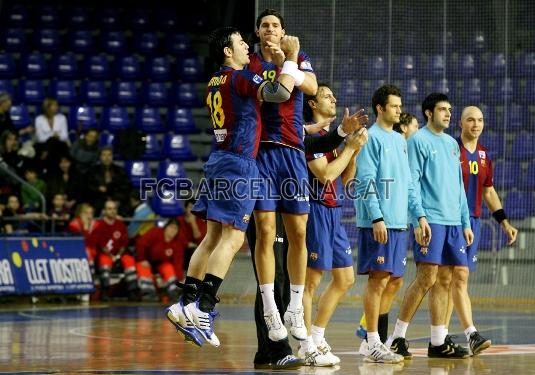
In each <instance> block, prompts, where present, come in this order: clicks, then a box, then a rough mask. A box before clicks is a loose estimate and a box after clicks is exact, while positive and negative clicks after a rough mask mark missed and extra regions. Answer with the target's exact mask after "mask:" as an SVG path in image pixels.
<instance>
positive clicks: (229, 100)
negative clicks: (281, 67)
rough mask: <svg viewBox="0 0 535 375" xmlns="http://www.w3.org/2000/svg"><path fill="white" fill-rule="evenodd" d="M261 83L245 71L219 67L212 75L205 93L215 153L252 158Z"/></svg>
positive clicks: (258, 129)
mask: <svg viewBox="0 0 535 375" xmlns="http://www.w3.org/2000/svg"><path fill="white" fill-rule="evenodd" d="M263 81H264V80H263V79H262V77H261V76H259V75H257V74H255V73H253V72H251V71H249V70H235V69H233V68H229V67H226V66H225V67H223V68H222V69H221V70H220V71H218V72H217V73H215V74H214V75H213V76H212V78H211V79H210V82H208V89H207V93H206V105H207V106H208V113H209V115H210V117H211V119H212V125H213V130H214V136H215V140H216V146H215V148H216V150H222V151H228V152H233V153H235V154H238V155H243V156H246V157H250V158H256V154H257V153H258V146H259V145H260V135H261V131H262V122H261V120H260V111H259V106H260V103H259V102H258V100H257V93H258V88H259V86H260V85H261V84H262V82H263Z"/></svg>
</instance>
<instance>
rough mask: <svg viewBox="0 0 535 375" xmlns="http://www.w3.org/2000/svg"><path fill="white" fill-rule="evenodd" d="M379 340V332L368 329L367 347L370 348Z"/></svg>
mask: <svg viewBox="0 0 535 375" xmlns="http://www.w3.org/2000/svg"><path fill="white" fill-rule="evenodd" d="M380 342H381V338H380V337H379V332H369V331H368V348H372V347H373V346H374V345H375V344H377V343H380Z"/></svg>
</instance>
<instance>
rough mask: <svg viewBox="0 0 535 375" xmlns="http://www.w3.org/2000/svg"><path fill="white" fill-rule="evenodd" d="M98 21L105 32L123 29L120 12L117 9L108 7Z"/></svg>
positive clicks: (100, 13) (101, 12)
mask: <svg viewBox="0 0 535 375" xmlns="http://www.w3.org/2000/svg"><path fill="white" fill-rule="evenodd" d="M98 19H99V20H100V25H101V26H102V28H103V29H104V30H116V29H119V28H121V20H120V18H119V12H118V10H117V9H116V8H113V7H108V8H104V9H102V10H101V11H100V12H99V16H98Z"/></svg>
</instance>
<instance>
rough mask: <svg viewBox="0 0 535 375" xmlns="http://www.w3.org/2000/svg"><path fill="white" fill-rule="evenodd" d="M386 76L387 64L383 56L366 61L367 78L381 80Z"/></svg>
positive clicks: (369, 58)
mask: <svg viewBox="0 0 535 375" xmlns="http://www.w3.org/2000/svg"><path fill="white" fill-rule="evenodd" d="M385 76H386V63H385V59H384V58H383V57H382V56H372V57H368V58H367V59H366V78H370V79H381V78H384V77H385Z"/></svg>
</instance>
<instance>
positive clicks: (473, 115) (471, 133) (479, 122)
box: [461, 107, 485, 139]
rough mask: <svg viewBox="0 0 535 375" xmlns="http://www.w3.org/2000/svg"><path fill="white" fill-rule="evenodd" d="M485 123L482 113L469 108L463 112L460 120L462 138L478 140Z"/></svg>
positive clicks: (474, 108) (476, 109)
mask: <svg viewBox="0 0 535 375" xmlns="http://www.w3.org/2000/svg"><path fill="white" fill-rule="evenodd" d="M484 126H485V122H484V121H483V113H482V112H481V110H480V109H479V108H477V107H470V108H467V109H465V110H464V112H463V115H462V118H461V132H462V135H463V137H465V138H468V139H478V138H479V137H480V136H481V132H483V128H484Z"/></svg>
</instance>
